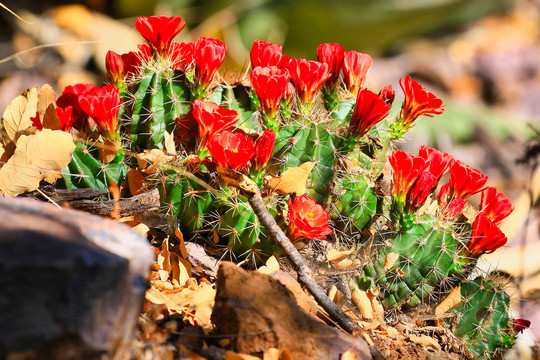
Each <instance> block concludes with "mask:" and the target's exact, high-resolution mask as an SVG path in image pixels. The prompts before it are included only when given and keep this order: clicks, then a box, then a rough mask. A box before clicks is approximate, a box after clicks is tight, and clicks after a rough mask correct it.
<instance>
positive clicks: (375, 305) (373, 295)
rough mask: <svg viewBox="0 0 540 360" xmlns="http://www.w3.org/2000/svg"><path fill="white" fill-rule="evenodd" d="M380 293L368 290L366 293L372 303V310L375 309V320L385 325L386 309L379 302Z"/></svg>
mask: <svg viewBox="0 0 540 360" xmlns="http://www.w3.org/2000/svg"><path fill="white" fill-rule="evenodd" d="M378 293H379V291H378V289H377V290H376V291H372V290H371V289H368V291H367V292H366V294H367V296H368V298H369V300H370V301H371V308H372V309H373V318H374V319H375V320H378V321H379V322H380V323H381V324H385V323H386V322H385V321H384V308H383V306H382V304H381V303H380V302H379V300H377V295H378Z"/></svg>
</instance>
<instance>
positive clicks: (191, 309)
mask: <svg viewBox="0 0 540 360" xmlns="http://www.w3.org/2000/svg"><path fill="white" fill-rule="evenodd" d="M215 296H216V290H214V289H213V288H212V285H208V284H205V283H201V284H200V286H199V288H198V289H197V290H196V291H193V290H190V289H187V288H186V289H184V290H182V291H181V292H180V293H178V294H177V296H176V298H177V299H178V301H179V302H178V304H179V305H181V306H182V307H183V308H184V309H185V313H184V316H185V319H186V320H188V321H189V322H190V323H191V324H192V325H200V326H202V327H203V328H208V327H210V316H211V315H212V308H213V307H214V298H215Z"/></svg>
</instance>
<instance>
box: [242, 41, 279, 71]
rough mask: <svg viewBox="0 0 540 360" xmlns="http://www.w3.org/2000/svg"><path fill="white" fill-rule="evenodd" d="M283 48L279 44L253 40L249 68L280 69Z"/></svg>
mask: <svg viewBox="0 0 540 360" xmlns="http://www.w3.org/2000/svg"><path fill="white" fill-rule="evenodd" d="M282 52H283V46H281V45H279V44H272V43H267V42H265V41H261V40H255V41H254V42H253V46H251V52H250V54H249V55H250V58H251V68H252V69H255V68H256V67H258V66H261V67H266V66H277V67H281V65H282V63H281V56H282Z"/></svg>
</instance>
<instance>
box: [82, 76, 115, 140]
mask: <svg viewBox="0 0 540 360" xmlns="http://www.w3.org/2000/svg"><path fill="white" fill-rule="evenodd" d="M79 104H80V106H81V108H82V109H83V110H84V112H85V113H87V114H88V116H90V117H91V118H92V119H93V120H94V122H95V123H96V126H97V128H98V130H99V132H100V133H101V134H102V135H103V136H105V137H106V138H108V139H109V140H112V141H114V140H116V139H117V137H118V132H117V129H118V111H119V110H120V105H121V104H122V100H121V99H120V95H119V90H118V88H116V87H115V86H114V85H112V84H109V85H106V86H104V87H99V86H95V87H93V88H92V89H90V90H88V91H86V92H85V93H84V94H82V95H81V96H80V98H79Z"/></svg>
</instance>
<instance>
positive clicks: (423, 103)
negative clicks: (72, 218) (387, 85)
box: [399, 75, 444, 127]
mask: <svg viewBox="0 0 540 360" xmlns="http://www.w3.org/2000/svg"><path fill="white" fill-rule="evenodd" d="M399 85H400V86H401V89H403V93H404V94H405V100H404V101H403V105H402V106H401V119H400V120H399V122H400V123H401V124H403V125H405V126H408V127H410V126H411V125H412V123H413V122H414V120H416V119H417V118H418V117H420V116H422V115H426V116H429V117H433V115H436V114H442V113H443V112H444V104H443V102H442V100H441V99H439V98H438V97H436V96H435V95H433V94H432V93H430V92H429V91H427V90H426V89H424V88H423V87H422V85H420V84H419V83H417V82H416V81H415V80H413V79H411V77H410V76H408V75H407V77H405V80H403V79H399Z"/></svg>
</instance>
